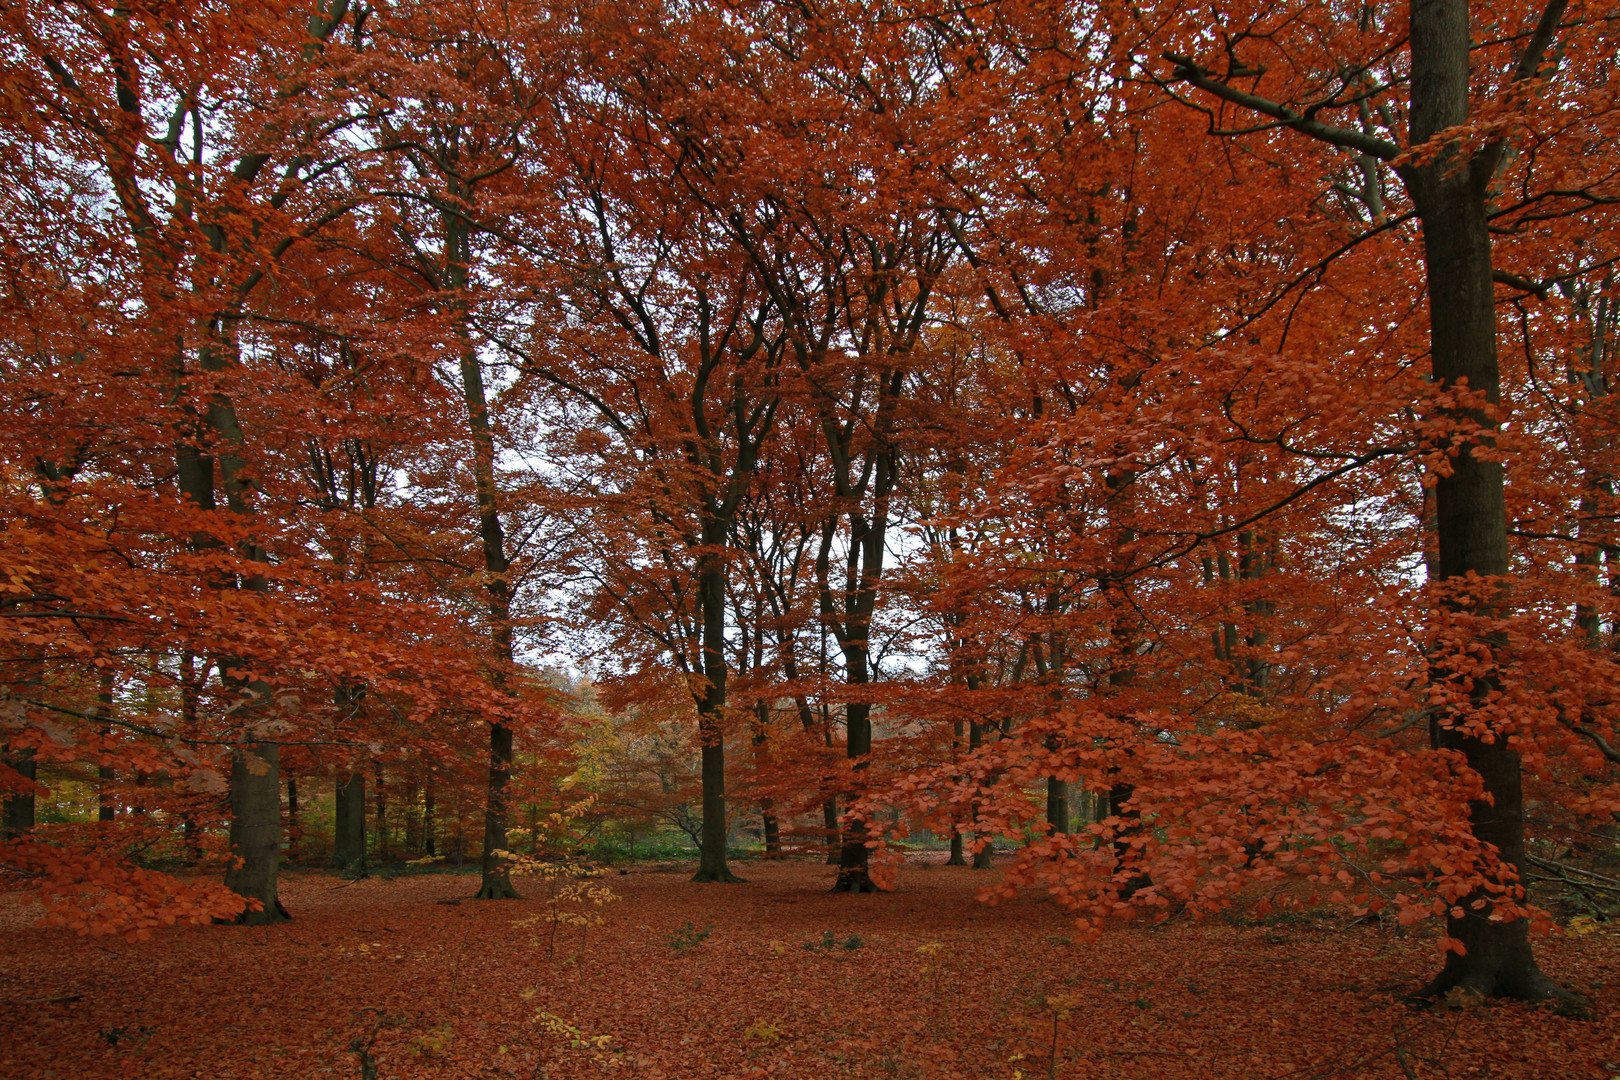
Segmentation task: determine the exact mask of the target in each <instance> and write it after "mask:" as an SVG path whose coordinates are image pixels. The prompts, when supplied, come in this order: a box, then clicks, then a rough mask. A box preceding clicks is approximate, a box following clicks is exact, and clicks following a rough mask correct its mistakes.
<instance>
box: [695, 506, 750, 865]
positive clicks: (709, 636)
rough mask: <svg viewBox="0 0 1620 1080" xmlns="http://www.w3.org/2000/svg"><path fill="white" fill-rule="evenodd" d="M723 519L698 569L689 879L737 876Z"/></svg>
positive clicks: (707, 529)
mask: <svg viewBox="0 0 1620 1080" xmlns="http://www.w3.org/2000/svg"><path fill="white" fill-rule="evenodd" d="M726 524H727V523H725V522H721V521H716V520H715V519H714V518H712V517H711V518H709V519H708V520H706V521H705V522H704V526H703V542H704V546H705V547H706V548H707V549H708V551H709V552H710V553H709V554H706V555H704V556H702V557H701V559H700V565H699V569H698V595H699V617H700V619H701V620H702V634H703V677H704V679H705V680H706V685H705V687H704V692H703V697H702V699H701V700H700V701H699V702H698V737H699V739H701V740H702V743H703V750H702V754H703V762H702V783H703V828H702V831H701V832H700V833H699V837H700V841H699V845H698V871H697V873H696V874H693V875H692V880H693V881H724V882H732V881H741V880H742V878H740V877H738V876H737V875H736V874H733V873H732V872H731V868H730V867H728V866H727V865H726V734H725V726H724V718H725V716H724V714H725V707H726V653H725V648H726V567H725V561H724V559H723V558H722V557H721V556H720V555H718V554H714V552H717V551H718V550H719V549H720V548H721V547H723V546H724V545H725V543H726V537H727V533H728V532H729V529H727V528H726Z"/></svg>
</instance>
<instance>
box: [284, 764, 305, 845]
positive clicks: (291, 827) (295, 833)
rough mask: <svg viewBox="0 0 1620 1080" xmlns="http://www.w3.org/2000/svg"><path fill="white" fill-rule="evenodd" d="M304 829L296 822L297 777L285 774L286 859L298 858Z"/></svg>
mask: <svg viewBox="0 0 1620 1080" xmlns="http://www.w3.org/2000/svg"><path fill="white" fill-rule="evenodd" d="M303 838H304V830H303V828H302V827H301V826H300V825H299V824H298V777H296V776H294V775H292V774H291V773H288V774H287V861H288V862H291V861H293V860H294V859H296V858H298V856H299V854H300V852H299V844H300V842H301V841H302V840H303Z"/></svg>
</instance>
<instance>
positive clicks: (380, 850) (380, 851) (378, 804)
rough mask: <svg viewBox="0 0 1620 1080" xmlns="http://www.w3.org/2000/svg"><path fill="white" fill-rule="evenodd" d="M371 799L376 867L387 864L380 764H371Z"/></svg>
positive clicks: (385, 791) (384, 797)
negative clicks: (375, 828) (374, 828)
mask: <svg viewBox="0 0 1620 1080" xmlns="http://www.w3.org/2000/svg"><path fill="white" fill-rule="evenodd" d="M371 779H372V789H371V799H372V803H373V805H374V808H375V811H376V814H377V865H379V866H381V865H383V864H384V863H386V862H388V789H387V788H385V787H384V786H383V767H382V763H381V762H374V763H373V764H372V774H371Z"/></svg>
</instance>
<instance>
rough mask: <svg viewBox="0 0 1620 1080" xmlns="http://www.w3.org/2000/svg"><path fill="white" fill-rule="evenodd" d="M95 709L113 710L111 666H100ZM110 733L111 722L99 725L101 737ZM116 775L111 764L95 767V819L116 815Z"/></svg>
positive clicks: (111, 817) (105, 714)
mask: <svg viewBox="0 0 1620 1080" xmlns="http://www.w3.org/2000/svg"><path fill="white" fill-rule="evenodd" d="M96 710H97V711H98V712H99V713H100V714H101V715H102V716H104V717H106V716H111V715H112V710H113V672H112V668H105V667H104V668H102V669H101V675H100V680H99V686H98V687H97V689H96ZM111 734H112V725H111V724H102V725H101V737H102V738H104V739H105V738H106V737H107V736H109V735H111ZM116 779H117V777H116V775H115V774H114V773H113V767H112V766H111V765H99V766H97V767H96V820H97V821H113V820H115V819H116V818H117V817H118V804H117V803H115V802H113V781H114V780H116Z"/></svg>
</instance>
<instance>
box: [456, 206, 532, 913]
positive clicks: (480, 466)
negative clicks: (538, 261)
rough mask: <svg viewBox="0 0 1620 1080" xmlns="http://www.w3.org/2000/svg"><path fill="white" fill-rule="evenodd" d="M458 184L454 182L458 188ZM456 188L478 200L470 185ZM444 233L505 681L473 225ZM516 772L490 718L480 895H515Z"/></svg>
mask: <svg viewBox="0 0 1620 1080" xmlns="http://www.w3.org/2000/svg"><path fill="white" fill-rule="evenodd" d="M458 186H460V185H452V188H455V187H458ZM452 194H454V195H456V196H457V197H459V198H460V199H462V200H463V201H464V202H465V203H466V205H469V206H470V205H472V201H473V200H472V196H473V192H472V190H471V189H470V188H466V189H464V190H453V191H452ZM441 222H442V224H443V227H444V238H445V260H444V261H445V265H444V271H445V284H446V285H447V286H448V287H449V289H450V292H451V300H450V309H451V311H452V312H453V313H454V315H455V320H456V336H457V337H458V338H459V339H460V341H459V344H460V349H461V356H460V368H461V391H462V401H463V403H464V404H465V405H466V409H467V429H468V433H469V434H470V436H471V439H472V449H473V455H472V457H473V460H472V466H473V488H474V494H475V495H476V496H477V500H478V538H479V542H480V543H481V545H482V547H483V554H484V571H485V573H487V574H488V575H489V583H488V584H487V585H486V586H485V591H486V592H487V593H488V596H489V599H488V611H489V635H490V646H491V650H490V651H491V653H492V656H491V660H492V661H493V667H494V674H493V676H492V681H493V682H494V684H495V686H496V687H498V688H500V689H502V690H505V689H506V688H507V685H506V684H507V672H508V671H510V669H511V667H512V661H513V650H512V585H511V582H510V581H508V580H507V578H506V575H507V573H508V571H509V570H510V569H511V561H510V559H509V558H508V556H507V552H506V533H505V530H504V528H503V526H502V524H501V514H500V491H499V488H497V486H496V484H495V431H494V428H493V426H492V425H491V424H490V419H489V399H488V397H487V395H486V394H485V392H484V369H483V365H482V364H481V363H480V361H479V359H478V351H477V349H476V347H475V346H474V345H473V341H472V334H471V331H470V329H469V326H468V309H467V298H466V293H467V291H468V290H469V289H470V288H471V287H472V278H471V275H470V273H469V271H468V267H469V258H470V250H469V241H470V239H471V236H470V226H469V224H468V221H467V218H466V217H464V216H463V215H462V214H460V213H444V214H442V215H441ZM511 773H512V729H511V728H510V727H508V726H507V725H506V724H504V723H500V722H498V721H497V722H495V723H492V724H490V729H489V782H488V787H487V789H486V796H485V803H484V850H483V855H482V861H481V863H480V870H481V877H480V880H479V885H478V892H477V893H476V894H475V897H476V898H477V899H479V900H506V899H514V898H516V897H517V890H516V889H514V888H513V887H512V879H511V876H510V875H509V874H508V873H507V870H506V865H505V863H503V862H502V861H501V859H500V857H499V856H498V855H496V852H497V851H504V850H505V849H506V827H507V812H508V808H507V799H506V785H507V780H508V779H509V778H510V776H511Z"/></svg>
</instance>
